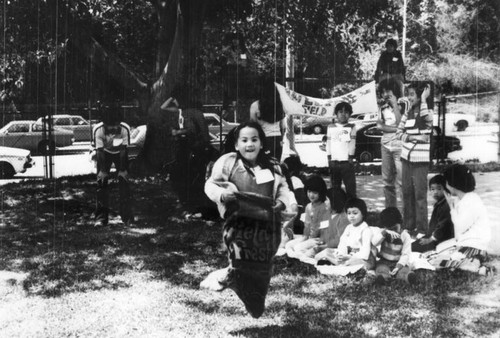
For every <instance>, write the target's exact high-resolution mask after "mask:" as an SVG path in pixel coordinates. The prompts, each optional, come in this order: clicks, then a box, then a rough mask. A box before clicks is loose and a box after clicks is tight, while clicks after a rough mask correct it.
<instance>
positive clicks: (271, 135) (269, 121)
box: [250, 80, 285, 161]
mask: <svg viewBox="0 0 500 338" xmlns="http://www.w3.org/2000/svg"><path fill="white" fill-rule="evenodd" d="M284 116H285V114H284V112H283V105H282V104H281V99H280V95H279V93H278V90H277V89H276V87H275V85H274V81H272V80H268V81H266V82H265V84H264V86H263V88H262V95H261V97H260V99H259V100H257V101H254V102H253V103H252V104H251V105H250V120H253V121H256V122H257V123H258V124H260V126H261V127H262V130H264V134H265V135H266V145H267V149H266V150H267V151H266V153H268V154H269V155H271V156H272V157H274V158H276V159H277V160H278V161H279V160H281V154H282V152H283V145H282V135H283V131H284V121H283V119H284Z"/></svg>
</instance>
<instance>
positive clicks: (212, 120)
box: [203, 113, 239, 137]
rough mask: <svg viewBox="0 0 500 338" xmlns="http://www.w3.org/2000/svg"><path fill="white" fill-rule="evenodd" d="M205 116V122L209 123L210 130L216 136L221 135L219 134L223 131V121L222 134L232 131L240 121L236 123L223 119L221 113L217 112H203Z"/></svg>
mask: <svg viewBox="0 0 500 338" xmlns="http://www.w3.org/2000/svg"><path fill="white" fill-rule="evenodd" d="M203 116H204V117H205V122H206V123H207V126H208V131H209V132H210V133H211V134H213V135H215V136H216V137H219V134H220V132H221V129H220V125H221V123H222V135H223V136H224V135H227V133H229V131H231V130H232V129H233V128H234V127H237V126H238V125H239V123H234V122H227V121H226V120H224V119H221V118H220V116H219V115H217V114H215V113H203Z"/></svg>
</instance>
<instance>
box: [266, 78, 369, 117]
mask: <svg viewBox="0 0 500 338" xmlns="http://www.w3.org/2000/svg"><path fill="white" fill-rule="evenodd" d="M275 85H276V88H277V89H278V92H279V94H280V98H281V102H282V104H283V109H284V111H285V114H288V115H305V116H326V117H333V111H334V109H335V106H336V105H337V104H338V103H339V102H348V103H350V104H351V106H352V111H353V113H377V111H378V106H377V95H376V92H375V89H376V87H375V81H372V82H370V83H367V84H365V85H364V86H362V87H360V88H358V89H356V90H353V91H352V92H350V93H348V94H345V95H342V96H339V97H333V98H330V99H319V98H316V97H311V96H306V95H302V94H299V93H297V92H295V91H293V90H291V89H287V88H285V87H283V86H282V85H280V84H278V83H275Z"/></svg>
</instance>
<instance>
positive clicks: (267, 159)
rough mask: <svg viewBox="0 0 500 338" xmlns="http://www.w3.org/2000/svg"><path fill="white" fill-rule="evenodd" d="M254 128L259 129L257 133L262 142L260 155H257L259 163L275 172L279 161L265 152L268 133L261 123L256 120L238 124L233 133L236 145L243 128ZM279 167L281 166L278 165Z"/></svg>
mask: <svg viewBox="0 0 500 338" xmlns="http://www.w3.org/2000/svg"><path fill="white" fill-rule="evenodd" d="M246 127H248V128H253V129H255V130H257V133H258V134H259V139H260V142H261V143H262V149H261V150H260V151H259V155H257V163H258V164H259V165H260V166H261V167H262V168H264V169H270V170H271V171H272V172H273V173H274V172H275V171H276V165H277V164H278V162H277V161H276V160H275V159H274V158H272V157H271V156H269V155H267V154H266V152H265V149H266V134H265V133H264V130H262V127H261V126H260V124H258V123H257V122H255V121H247V122H244V123H241V124H240V125H239V126H237V127H236V128H235V129H234V132H233V135H234V145H236V143H237V142H238V138H239V137H240V132H241V129H243V128H246ZM237 153H238V156H239V157H240V158H241V159H242V160H243V161H244V162H245V159H243V157H241V155H240V153H239V152H237ZM278 168H279V166H278Z"/></svg>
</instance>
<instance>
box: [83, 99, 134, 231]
mask: <svg viewBox="0 0 500 338" xmlns="http://www.w3.org/2000/svg"><path fill="white" fill-rule="evenodd" d="M119 109H120V107H115V106H112V107H108V108H106V110H105V112H104V116H103V121H102V122H101V123H99V124H97V125H96V126H95V127H94V131H93V133H92V135H93V140H94V146H95V149H96V156H97V206H96V211H95V220H96V221H95V224H94V226H96V227H100V226H105V225H107V224H108V215H109V191H108V181H109V173H110V169H111V165H112V164H114V165H115V169H116V171H117V172H118V186H119V191H120V217H121V219H122V222H123V223H124V224H126V225H130V222H131V221H132V220H133V216H132V211H131V205H130V186H129V182H128V172H127V170H128V151H127V147H128V145H129V142H130V127H129V126H128V125H127V124H126V123H124V122H121V116H120V115H121V114H120V110H119Z"/></svg>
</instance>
